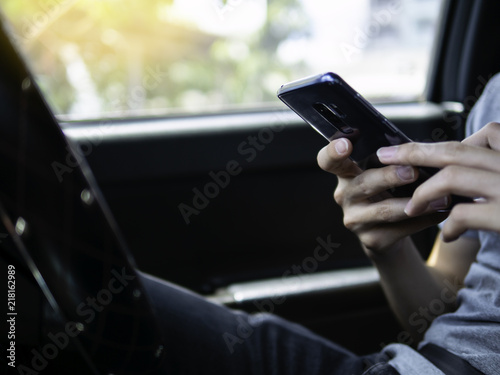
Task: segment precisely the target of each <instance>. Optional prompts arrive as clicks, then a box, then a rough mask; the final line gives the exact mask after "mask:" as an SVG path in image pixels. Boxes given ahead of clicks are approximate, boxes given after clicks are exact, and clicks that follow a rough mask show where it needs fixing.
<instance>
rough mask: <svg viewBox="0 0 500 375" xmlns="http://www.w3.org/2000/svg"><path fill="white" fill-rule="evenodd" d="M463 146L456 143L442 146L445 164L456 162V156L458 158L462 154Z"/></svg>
mask: <svg viewBox="0 0 500 375" xmlns="http://www.w3.org/2000/svg"><path fill="white" fill-rule="evenodd" d="M464 148H465V146H464V145H463V144H462V143H460V142H457V141H450V142H446V143H445V144H444V158H445V162H448V163H451V162H454V161H456V160H457V156H460V154H462V153H463V152H464Z"/></svg>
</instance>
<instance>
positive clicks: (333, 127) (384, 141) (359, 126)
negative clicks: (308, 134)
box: [278, 73, 437, 197]
mask: <svg viewBox="0 0 500 375" xmlns="http://www.w3.org/2000/svg"><path fill="white" fill-rule="evenodd" d="M278 97H279V98H280V99H281V100H282V101H283V102H284V103H285V104H286V105H287V106H288V107H290V109H292V110H293V111H294V112H296V113H297V114H298V115H299V116H300V117H301V118H302V119H303V120H304V121H306V122H307V123H308V124H309V125H311V126H312V127H313V128H314V129H316V130H317V131H318V132H319V133H320V134H321V135H322V136H323V137H325V138H326V139H327V140H329V141H332V140H334V139H338V138H348V139H349V140H350V141H351V142H352V144H353V146H354V147H353V152H352V154H351V159H352V160H354V161H355V162H356V163H357V164H358V165H359V166H360V168H362V169H369V168H380V167H382V166H384V165H383V164H381V163H380V162H379V160H378V157H377V155H376V152H377V150H378V149H379V148H380V147H386V146H393V145H399V144H402V143H407V142H411V139H410V138H408V137H407V136H406V135H405V134H404V133H403V132H401V131H400V130H399V129H398V128H397V127H396V126H394V125H393V124H392V123H391V122H390V121H389V120H388V119H386V118H385V117H384V116H383V115H382V114H381V113H380V112H378V111H377V110H376V109H375V108H374V107H373V106H372V105H371V104H370V103H369V102H368V101H367V100H366V99H364V98H363V97H362V96H361V95H360V94H359V93H357V92H356V91H355V90H354V89H353V88H351V87H350V86H349V85H348V84H347V83H346V82H345V81H344V80H343V79H342V78H340V77H339V76H338V75H336V74H335V73H325V74H320V75H316V76H312V77H307V78H304V79H301V80H298V81H294V82H291V83H288V84H286V85H283V86H281V88H280V89H279V91H278ZM436 171H437V170H436V169H434V168H419V177H418V180H417V181H415V182H413V183H411V184H409V185H405V186H401V187H398V188H395V189H391V194H393V195H394V196H397V197H409V196H411V195H412V194H413V191H414V190H415V189H416V187H417V186H418V185H420V184H421V183H422V182H424V181H425V180H427V179H428V178H429V177H430V176H431V175H432V174H434V173H435V172H436Z"/></svg>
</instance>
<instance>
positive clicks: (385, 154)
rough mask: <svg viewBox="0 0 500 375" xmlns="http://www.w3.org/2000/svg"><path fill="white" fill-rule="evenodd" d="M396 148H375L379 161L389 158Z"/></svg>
mask: <svg viewBox="0 0 500 375" xmlns="http://www.w3.org/2000/svg"><path fill="white" fill-rule="evenodd" d="M397 150H398V146H391V147H382V148H379V149H378V150H377V156H378V159H379V160H380V161H382V162H383V161H384V160H390V159H391V158H392V157H393V156H394V154H395V153H396V151H397Z"/></svg>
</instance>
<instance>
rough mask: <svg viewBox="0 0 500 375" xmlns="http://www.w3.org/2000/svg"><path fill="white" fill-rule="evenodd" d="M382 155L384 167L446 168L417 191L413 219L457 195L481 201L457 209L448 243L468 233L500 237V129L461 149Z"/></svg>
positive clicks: (435, 147)
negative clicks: (482, 232) (489, 232)
mask: <svg viewBox="0 0 500 375" xmlns="http://www.w3.org/2000/svg"><path fill="white" fill-rule="evenodd" d="M378 155H379V159H380V161H381V162H382V163H384V164H404V165H418V166H428V167H436V168H441V171H439V172H438V173H437V174H435V175H434V176H432V177H431V178H430V179H429V180H427V181H426V182H424V183H423V184H422V185H420V186H419V187H418V188H417V189H416V190H415V193H414V194H413V197H412V199H411V201H410V202H408V204H407V206H406V213H407V214H408V216H409V217H415V216H416V215H420V214H421V213H422V212H425V211H426V210H428V207H429V204H430V202H432V201H435V200H436V199H443V198H446V197H449V195H451V194H455V195H461V196H465V197H470V198H474V199H475V203H465V204H457V205H456V206H454V207H453V209H452V210H451V213H450V215H449V217H448V220H447V221H446V223H445V225H444V227H443V230H442V234H443V239H444V240H445V241H452V240H455V239H457V238H458V237H459V236H460V235H461V234H462V233H464V232H465V231H466V230H467V229H481V230H493V231H497V232H500V124H499V123H489V124H488V125H486V126H485V127H484V128H483V129H481V130H480V131H479V132H477V133H476V134H474V135H472V136H470V137H469V138H467V139H465V140H464V141H463V142H461V143H459V142H446V143H429V144H418V143H408V144H404V145H401V146H395V147H387V148H382V149H380V150H379V152H378Z"/></svg>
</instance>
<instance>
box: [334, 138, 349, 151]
mask: <svg viewBox="0 0 500 375" xmlns="http://www.w3.org/2000/svg"><path fill="white" fill-rule="evenodd" d="M348 147H349V145H348V144H347V141H346V140H345V139H344V138H341V139H339V140H337V142H335V150H336V151H337V152H338V154H339V155H343V154H345V153H346V152H347V148H348Z"/></svg>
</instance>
